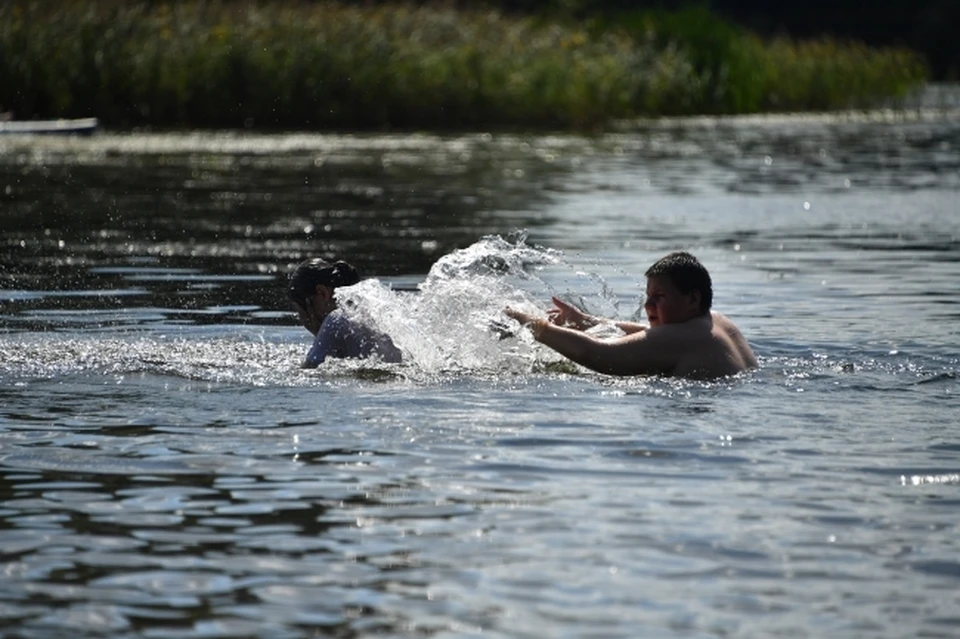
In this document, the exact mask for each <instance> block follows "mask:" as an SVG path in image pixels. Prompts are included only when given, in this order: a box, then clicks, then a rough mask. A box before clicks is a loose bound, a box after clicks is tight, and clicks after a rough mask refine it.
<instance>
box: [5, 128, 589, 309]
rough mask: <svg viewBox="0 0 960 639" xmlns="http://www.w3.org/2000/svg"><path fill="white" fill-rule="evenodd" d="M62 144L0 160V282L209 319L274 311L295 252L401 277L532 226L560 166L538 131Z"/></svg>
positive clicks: (39, 296) (12, 293) (62, 298)
mask: <svg viewBox="0 0 960 639" xmlns="http://www.w3.org/2000/svg"><path fill="white" fill-rule="evenodd" d="M3 142H4V141H3V140H0V143H3ZM73 142H77V143H78V144H80V145H81V148H79V149H78V148H76V147H75V146H73V144H72V141H66V142H64V141H56V140H54V141H48V140H36V141H31V142H28V143H26V144H25V145H24V146H23V147H17V143H16V142H13V143H10V144H12V146H13V147H14V148H13V149H10V148H7V149H4V151H5V152H4V153H2V154H0V183H2V184H4V185H5V190H0V203H2V207H3V215H2V216H0V232H2V235H3V240H2V243H3V246H4V251H3V257H2V258H0V278H2V280H0V285H2V288H4V289H7V290H6V291H5V294H4V297H5V298H6V299H5V301H7V302H12V303H15V304H16V305H17V306H19V307H21V308H23V309H24V310H31V309H38V308H49V307H50V306H51V303H50V302H51V301H53V302H54V303H53V304H52V306H54V307H55V308H57V309H62V310H74V311H82V310H90V309H98V310H102V309H117V308H122V307H130V306H143V305H144V303H145V302H146V304H147V305H148V306H152V307H161V308H169V309H173V308H182V309H184V310H185V311H188V312H189V311H197V310H202V309H204V308H207V307H222V308H220V310H221V311H224V312H219V313H213V314H212V315H213V316H214V317H215V319H214V320H212V321H224V319H225V316H226V318H227V320H228V321H229V320H230V318H231V317H230V316H243V315H244V314H245V313H247V312H249V310H251V309H249V308H245V307H259V308H263V309H276V308H278V307H281V308H284V309H285V308H286V304H285V302H284V300H283V298H282V296H280V295H278V294H277V284H278V278H279V277H280V275H281V274H283V273H285V272H286V271H287V270H288V268H289V267H290V266H291V265H293V264H295V263H297V262H299V261H300V260H302V259H304V258H305V257H307V256H324V257H342V258H345V259H348V260H350V261H351V262H353V263H354V264H355V265H356V266H357V267H358V268H359V269H360V270H361V273H365V274H369V275H377V276H380V277H390V278H394V279H395V280H397V281H398V284H399V285H401V286H402V285H404V284H405V281H406V280H405V279H404V278H408V279H409V278H414V281H415V279H416V278H418V277H420V276H422V275H423V274H425V273H426V272H427V271H428V270H429V268H430V266H431V265H432V264H433V262H434V261H435V260H436V259H437V258H438V257H440V256H442V255H444V254H446V253H448V252H450V251H451V250H453V249H455V248H460V247H465V246H467V245H469V244H471V243H473V242H474V241H476V240H477V239H478V238H479V237H481V236H483V235H485V234H488V233H491V232H496V233H499V232H509V231H510V230H513V229H516V228H522V227H535V226H537V225H538V224H541V223H543V219H542V218H543V216H542V214H541V211H542V209H543V208H544V206H545V204H546V203H547V201H548V199H549V198H548V196H547V193H548V192H549V190H550V189H551V185H553V184H555V183H557V182H559V181H562V180H563V179H564V175H565V174H567V173H568V172H569V170H570V167H569V162H563V161H554V154H553V152H552V151H551V148H552V146H553V143H551V142H550V141H549V140H546V141H544V140H542V139H541V140H534V141H533V144H531V143H530V142H527V141H525V140H522V139H518V138H516V139H510V140H508V141H506V142H497V143H493V142H491V141H490V138H489V136H472V137H467V138H460V139H453V140H449V139H439V138H433V137H428V136H406V137H403V138H397V139H394V138H389V137H381V138H369V139H368V138H348V139H341V138H337V137H334V136H328V137H323V136H312V137H311V136H306V137H303V138H301V137H297V136H286V137H284V136H276V137H265V138H264V137H259V138H253V139H249V138H242V137H241V138H236V137H231V136H229V135H224V136H217V135H215V134H209V135H206V136H201V137H200V138H199V141H198V139H197V138H196V137H195V136H190V135H187V136H177V135H170V136H153V137H150V136H147V137H146V138H144V139H140V138H138V137H137V136H121V137H106V136H104V137H94V138H92V139H90V140H88V141H87V140H80V141H73ZM558 144H560V146H561V147H563V148H564V149H565V150H566V151H567V152H569V151H570V148H569V147H571V146H577V147H586V146H588V145H587V143H586V142H585V141H569V142H560V143H558ZM45 145H48V146H45ZM131 147H132V150H131ZM231 309H233V310H235V311H236V312H233V313H231V312H230V310H231ZM173 319H176V318H173ZM184 319H186V318H184ZM205 319H208V318H207V317H205V315H204V314H203V313H195V312H194V313H192V314H190V315H189V320H190V321H193V322H198V323H202V322H203V321H204V320H205ZM257 321H265V322H269V321H270V318H269V317H258V318H257Z"/></svg>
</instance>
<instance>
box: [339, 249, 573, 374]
mask: <svg viewBox="0 0 960 639" xmlns="http://www.w3.org/2000/svg"><path fill="white" fill-rule="evenodd" d="M560 264H562V257H561V255H560V254H559V253H558V252H556V251H553V250H550V249H544V248H538V247H533V246H529V245H528V244H526V242H525V238H524V237H523V236H519V237H517V238H515V239H512V240H510V239H504V238H502V237H500V236H489V237H485V238H483V239H481V240H480V241H478V242H476V243H475V244H473V245H471V246H469V247H467V248H465V249H461V250H457V251H454V252H452V253H450V254H448V255H445V256H443V257H442V258H440V260H438V261H437V262H436V264H434V266H433V267H432V268H431V269H430V272H429V273H428V275H427V277H426V278H425V280H424V281H423V282H422V283H421V284H420V286H419V287H418V290H417V291H415V292H410V291H393V290H390V289H389V288H388V287H385V286H384V285H383V284H381V283H380V282H378V281H376V280H367V281H364V282H362V283H361V284H359V285H357V286H354V287H351V288H350V289H345V290H344V292H343V293H338V295H341V296H342V297H343V299H344V300H346V301H348V302H349V306H351V307H353V308H354V309H356V311H355V312H357V313H360V314H362V315H363V316H364V319H365V321H369V322H373V323H374V324H376V325H377V326H378V328H380V329H381V330H383V331H384V332H386V333H388V334H389V335H391V336H392V337H393V340H394V342H395V343H396V344H397V346H399V347H400V348H401V350H403V351H404V354H405V355H406V357H407V360H408V364H410V365H412V366H414V367H415V368H416V369H418V370H419V371H422V372H425V373H441V372H454V371H459V372H464V371H471V372H476V373H483V372H488V371H501V372H502V371H503V370H504V369H508V370H522V369H528V368H529V362H530V360H531V358H532V357H533V351H532V348H531V344H530V340H529V339H525V336H524V335H523V334H522V333H521V332H520V331H519V330H518V329H519V326H517V324H516V323H515V322H513V321H512V320H509V319H508V318H507V317H506V316H505V315H504V314H503V309H504V307H505V306H508V305H509V306H516V307H518V308H526V309H527V310H536V309H537V308H538V306H539V307H541V308H542V305H543V300H544V298H549V296H550V295H551V294H552V292H553V291H551V289H550V286H549V285H548V284H547V283H546V282H545V281H544V280H543V279H541V278H540V277H539V276H538V271H539V270H540V269H542V268H543V267H546V266H552V265H560Z"/></svg>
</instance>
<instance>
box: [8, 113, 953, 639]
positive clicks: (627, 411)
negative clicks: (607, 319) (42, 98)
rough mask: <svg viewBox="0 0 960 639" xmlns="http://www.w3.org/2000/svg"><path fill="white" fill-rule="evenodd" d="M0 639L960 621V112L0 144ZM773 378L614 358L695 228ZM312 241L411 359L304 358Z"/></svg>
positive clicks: (919, 626)
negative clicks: (628, 365) (593, 338)
mask: <svg viewBox="0 0 960 639" xmlns="http://www.w3.org/2000/svg"><path fill="white" fill-rule="evenodd" d="M0 180H2V186H0V207H2V209H0V210H2V216H0V218H2V221H0V224H2V230H3V237H2V240H0V245H2V247H3V251H2V254H0V282H2V290H0V323H2V324H0V398H2V402H0V405H2V409H0V491H2V494H3V503H2V505H0V551H2V571H3V575H4V578H3V579H0V625H2V627H3V628H4V631H3V636H5V637H27V636H29V637H45V636H49V637H54V636H64V635H65V634H70V635H72V636H90V637H93V636H111V637H248V636H249V637H271V638H273V637H308V636H326V635H330V636H339V637H353V636H370V635H385V636H421V637H422V636H430V637H433V636H457V637H469V636H502V637H544V636H571V637H578V636H590V637H636V636H644V637H770V636H783V637H825V636H850V637H854V636H856V637H891V638H893V637H905V636H926V637H952V636H956V632H957V630H956V629H957V628H958V627H960V595H958V594H957V593H958V592H960V588H958V586H960V561H958V560H957V557H958V544H957V539H958V534H957V533H958V532H960V527H958V523H957V521H958V520H957V516H956V514H957V512H958V510H957V508H958V506H960V437H958V436H957V414H958V412H957V410H958V406H960V404H958V400H957V393H958V382H957V379H958V371H960V363H958V355H957V350H956V344H957V343H958V341H960V335H958V328H957V327H958V326H960V323H958V322H957V318H958V317H960V298H958V295H957V290H958V289H957V285H956V282H957V279H958V276H960V207H958V204H957V202H958V199H957V195H958V191H960V117H957V114H956V113H955V112H952V111H911V112H905V113H904V112H901V113H885V114H845V115H839V116H779V117H765V118H740V119H725V120H706V119H705V120H696V119H692V120H676V121H666V122H651V123H644V124H641V125H639V126H632V127H630V128H629V129H624V130H623V131H621V132H619V133H616V134H609V135H604V136H599V137H577V136H520V135H513V136H510V135H484V134H477V135H463V136H450V137H442V136H431V135H395V136H350V135H344V136H325V135H310V134H288V135H281V134H277V135H253V134H241V133H236V134H212V133H193V134H179V133H177V134H174V133H171V134H131V133H125V134H111V133H101V134H98V135H96V136H94V137H91V138H75V139H69V138H68V139H64V138H0ZM681 248H682V249H689V250H692V251H694V252H695V253H696V254H697V255H698V256H699V257H700V258H701V259H702V260H703V261H704V262H705V263H706V264H707V266H708V267H709V268H710V269H711V272H712V274H713V278H714V283H715V293H716V295H715V306H716V308H717V309H718V310H721V311H722V312H725V313H726V314H728V315H729V316H731V317H732V318H733V319H734V320H735V321H736V322H737V323H738V324H739V325H740V327H741V328H742V329H743V331H744V332H745V334H746V335H747V336H748V338H749V339H750V341H751V343H752V344H753V346H754V348H755V350H756V351H757V353H758V355H759V356H760V359H761V367H760V369H759V370H757V371H753V372H751V373H749V374H746V375H744V376H741V377H738V378H733V379H728V380H722V381H719V382H712V383H700V382H686V381H682V380H666V379H656V378H630V379H617V378H610V377H606V376H602V375H596V374H593V373H589V372H586V371H583V370H580V369H577V368H575V367H572V366H569V365H565V364H564V363H563V362H561V361H560V360H559V358H557V357H555V356H553V355H551V354H550V353H549V352H546V351H544V350H543V349H542V348H540V347H537V346H535V345H533V344H531V343H530V341H529V339H528V338H527V337H526V336H525V335H523V334H520V335H512V336H511V335H507V336H506V337H505V338H503V339H501V337H503V335H501V334H500V333H498V332H497V331H496V330H494V328H495V327H496V325H497V322H499V321H502V319H503V318H502V316H501V315H500V309H501V308H502V306H503V305H504V304H506V303H508V302H509V303H512V304H529V305H530V306H531V307H533V306H539V307H543V305H544V304H545V302H546V300H547V299H548V298H549V296H550V295H551V294H562V295H566V296H568V297H570V298H572V299H576V300H579V301H581V302H583V303H584V304H585V305H586V306H587V307H588V308H589V309H591V310H593V311H597V312H603V313H607V314H616V315H617V316H619V317H624V318H627V317H633V316H636V314H637V312H638V309H639V308H640V304H641V302H642V290H643V271H644V269H645V268H646V267H647V266H648V265H649V263H650V262H652V261H653V260H654V259H656V258H658V257H660V256H661V255H663V254H664V253H666V252H668V251H670V250H674V249H681ZM310 254H321V255H339V256H345V257H348V258H349V259H352V260H353V261H354V262H356V263H357V265H358V266H360V267H361V268H362V269H363V271H364V272H365V273H366V274H367V275H369V276H371V278H372V279H371V280H368V281H366V282H364V283H363V284H362V285H360V286H358V287H355V288H354V289H353V290H352V291H350V292H348V293H345V295H348V296H349V297H350V299H352V300H353V301H354V302H356V304H357V305H358V306H359V307H360V308H361V309H362V310H363V311H364V312H369V313H370V314H371V315H373V316H374V317H375V318H377V321H378V322H380V323H381V325H382V326H383V327H384V328H385V329H387V330H389V331H390V332H391V334H393V335H394V336H395V338H396V341H397V342H398V344H400V345H401V347H402V348H403V349H404V350H405V352H406V355H407V361H406V362H405V363H404V364H401V365H397V366H391V365H380V364H377V363H376V362H334V363H331V365H329V366H324V367H322V368H321V369H318V370H313V371H303V370H301V369H299V367H298V364H299V361H300V358H302V356H303V355H304V353H305V352H306V349H307V347H308V341H309V340H308V338H309V336H308V335H307V334H306V333H305V332H304V331H303V329H302V328H298V327H296V326H294V320H295V318H294V317H293V315H292V313H290V312H289V310H288V308H287V307H286V303H285V302H284V300H283V295H282V278H283V276H284V274H285V273H286V271H287V270H288V269H289V267H290V266H291V265H293V264H295V263H296V262H297V261H298V260H299V259H301V258H302V257H304V256H306V255H310Z"/></svg>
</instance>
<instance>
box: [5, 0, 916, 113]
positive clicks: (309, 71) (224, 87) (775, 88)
mask: <svg viewBox="0 0 960 639" xmlns="http://www.w3.org/2000/svg"><path fill="white" fill-rule="evenodd" d="M925 74H926V69H925V67H924V65H923V63H922V62H921V60H920V59H919V58H918V57H917V56H916V55H915V54H913V53H911V52H908V51H905V50H900V49H870V48H867V47H864V46H862V45H858V44H855V43H844V42H839V41H835V40H829V39H819V40H811V41H794V40H790V39H786V38H779V39H773V40H769V41H764V40H761V39H760V38H758V37H757V36H754V35H752V34H750V33H748V32H746V31H744V30H742V29H740V28H738V27H736V26H734V25H733V24H730V23H728V22H725V21H723V20H721V19H719V18H718V17H716V16H715V15H714V14H711V13H709V12H708V11H707V10H705V9H696V8H694V9H687V10H684V11H682V12H679V13H667V12H646V13H643V14H636V13H635V14H630V15H628V16H622V15H621V16H620V17H618V18H617V19H615V20H614V19H609V18H607V19H604V18H592V19H587V20H581V21H579V22H577V23H575V24H574V23H570V22H562V21H551V20H546V19H544V18H542V17H532V16H531V17H525V16H518V15H514V14H510V15H504V14H501V13H499V12H497V11H494V10H454V9H451V8H438V7H430V6H420V7H414V6H410V5H378V6H369V7H358V6H352V5H350V6H347V5H338V4H330V3H322V4H321V3H317V4H303V3H292V2H275V3H269V4H262V3H261V4H256V3H253V2H250V3H236V2H234V3H213V2H203V1H201V0H194V1H189V0H188V1H186V2H181V3H175V4H169V5H168V4H157V3H150V2H147V1H146V0H144V1H143V2H122V3H103V2H99V3H98V2H93V1H92V0H78V1H70V2H68V1H63V2H53V1H49V0H48V1H43V0H40V1H36V0H35V1H33V2H26V1H25V2H18V1H16V0H15V1H14V2H12V3H6V4H4V5H3V6H2V7H0V79H2V82H0V109H9V110H12V111H14V112H15V113H16V115H17V117H18V118H30V117H72V116H87V115H95V116H98V117H100V118H101V119H102V120H103V121H104V122H105V123H106V124H107V125H112V126H134V125H153V126H203V127H237V126H267V127H274V126H275V127H297V128H300V127H308V128H321V129H369V128H377V129H384V128H411V127H416V128H432V129H435V128H473V127H480V126H483V127H531V126H534V127H560V128H569V127H600V126H604V125H605V124H607V123H609V122H610V121H611V120H614V119H620V118H632V117H637V116H658V115H676V114H694V113H745V112H757V111H769V110H811V109H836V108H845V107H850V106H867V105H870V104H873V103H875V102H876V101H877V100H878V99H883V98H889V97H896V96H900V95H903V94H904V93H906V92H907V91H909V89H910V88H911V87H913V86H916V84H917V83H919V82H922V81H923V79H924V77H925Z"/></svg>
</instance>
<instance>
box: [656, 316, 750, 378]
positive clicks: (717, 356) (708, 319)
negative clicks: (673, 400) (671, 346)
mask: <svg viewBox="0 0 960 639" xmlns="http://www.w3.org/2000/svg"><path fill="white" fill-rule="evenodd" d="M662 329H669V330H672V331H676V332H680V333H682V336H681V337H682V341H683V342H684V347H683V348H682V349H680V350H679V352H678V353H677V355H678V356H677V359H676V365H675V366H674V367H673V370H671V371H669V373H668V374H671V375H677V376H680V377H693V378H714V377H723V376H726V375H734V374H736V373H741V372H743V371H745V370H748V369H750V368H754V367H755V366H756V365H757V358H756V355H754V353H753V350H752V349H751V348H750V345H749V344H748V343H747V340H746V338H744V336H743V334H742V333H741V332H740V329H738V328H737V327H736V326H735V325H734V324H733V322H731V321H730V320H729V319H727V318H726V316H724V315H722V314H721V313H716V312H714V313H711V314H710V315H709V316H704V317H697V318H694V319H692V320H689V321H687V322H684V323H683V324H673V325H669V326H664V327H662ZM671 341H672V340H671Z"/></svg>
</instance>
